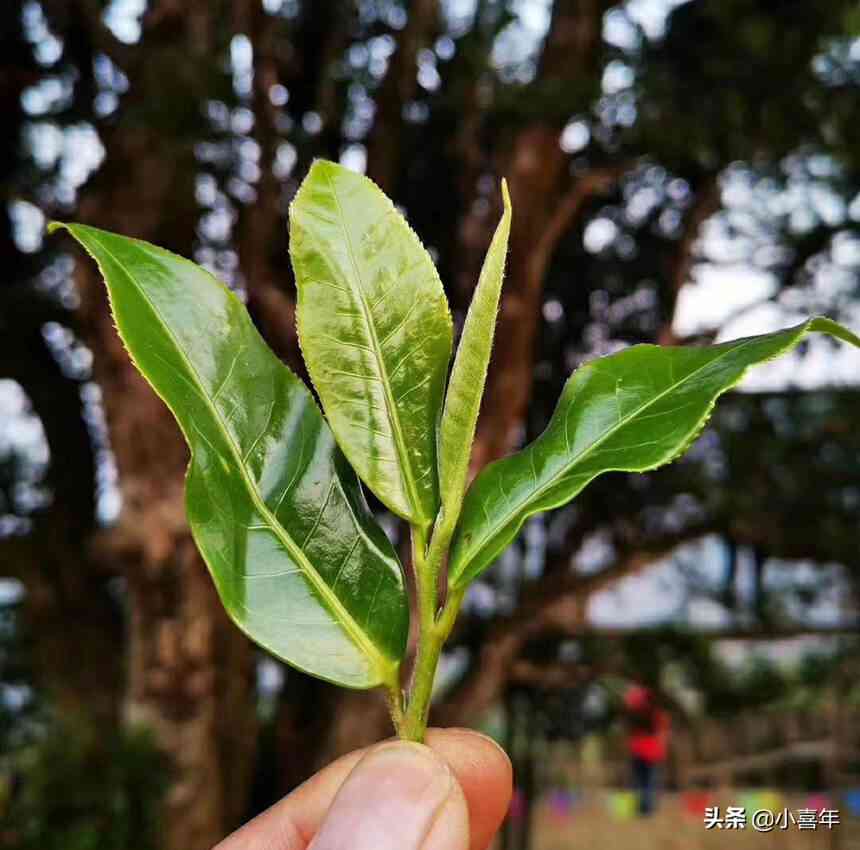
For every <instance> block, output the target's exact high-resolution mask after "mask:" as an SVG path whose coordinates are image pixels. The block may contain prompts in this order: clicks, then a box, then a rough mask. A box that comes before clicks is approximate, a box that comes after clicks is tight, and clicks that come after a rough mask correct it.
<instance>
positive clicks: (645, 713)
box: [624, 685, 669, 816]
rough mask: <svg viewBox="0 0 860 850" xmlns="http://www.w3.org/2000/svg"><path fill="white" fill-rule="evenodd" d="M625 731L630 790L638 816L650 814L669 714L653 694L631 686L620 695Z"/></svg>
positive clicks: (666, 734) (665, 741)
mask: <svg viewBox="0 0 860 850" xmlns="http://www.w3.org/2000/svg"><path fill="white" fill-rule="evenodd" d="M624 708H625V709H626V712H627V722H628V726H629V732H628V737H627V747H628V749H629V751H630V759H631V772H632V779H633V788H634V790H635V791H636V792H637V793H638V795H639V814H640V815H643V816H645V815H650V814H652V813H653V812H654V810H655V809H656V808H657V789H658V786H659V778H660V765H661V764H663V762H665V761H666V751H667V748H668V743H669V715H668V713H667V712H666V711H664V710H663V709H662V708H660V706H659V705H658V704H657V701H656V698H655V696H654V692H653V691H651V690H650V689H649V688H645V687H642V686H641V685H634V686H632V687H631V688H629V689H628V691H627V693H626V694H625V695H624Z"/></svg>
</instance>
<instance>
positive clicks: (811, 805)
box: [804, 793, 833, 812]
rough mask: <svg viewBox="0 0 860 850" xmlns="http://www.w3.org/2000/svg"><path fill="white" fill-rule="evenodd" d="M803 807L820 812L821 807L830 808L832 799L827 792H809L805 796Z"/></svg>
mask: <svg viewBox="0 0 860 850" xmlns="http://www.w3.org/2000/svg"><path fill="white" fill-rule="evenodd" d="M804 807H805V808H807V809H814V810H815V811H816V812H820V811H821V810H822V809H830V808H832V807H833V801H832V800H831V799H830V797H829V796H828V795H827V794H822V793H817V794H810V795H809V796H808V797H807V798H806V803H805V806H804Z"/></svg>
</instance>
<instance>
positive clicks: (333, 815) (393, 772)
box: [309, 742, 453, 850]
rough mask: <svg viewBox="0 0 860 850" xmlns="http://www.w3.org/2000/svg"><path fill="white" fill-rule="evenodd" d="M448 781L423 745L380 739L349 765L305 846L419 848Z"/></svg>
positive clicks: (318, 849)
mask: <svg viewBox="0 0 860 850" xmlns="http://www.w3.org/2000/svg"><path fill="white" fill-rule="evenodd" d="M452 787H453V778H452V776H451V773H450V771H449V770H448V768H447V766H446V765H445V764H444V763H443V762H442V761H441V759H439V758H438V757H437V756H435V755H434V754H433V753H432V752H431V751H430V750H429V749H427V748H426V747H423V746H421V745H420V744H409V743H405V742H396V743H391V744H383V745H382V746H380V747H377V748H376V749H374V750H371V751H370V752H369V753H368V754H367V755H366V756H364V758H362V760H361V761H360V762H359V763H358V764H357V765H356V766H355V767H354V768H353V770H352V772H351V773H350V774H349V776H348V777H347V779H346V781H345V782H344V783H343V785H342V786H341V788H340V791H338V793H337V796H336V797H335V798H334V802H333V803H332V805H331V808H330V809H329V812H328V814H327V815H326V818H325V820H324V821H323V824H322V826H321V827H320V830H319V832H318V833H317V835H316V838H315V839H314V840H313V841H312V842H311V845H310V848H309V850H420V848H421V847H422V845H423V844H424V840H425V839H426V838H427V835H428V834H429V832H430V829H431V827H432V826H433V821H434V818H435V817H436V815H437V814H438V813H439V811H440V809H441V808H442V806H443V805H444V804H445V801H446V800H447V799H448V795H449V794H450V792H451V790H452Z"/></svg>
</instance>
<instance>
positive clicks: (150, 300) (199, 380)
mask: <svg viewBox="0 0 860 850" xmlns="http://www.w3.org/2000/svg"><path fill="white" fill-rule="evenodd" d="M63 226H65V227H67V228H68V230H69V231H70V232H71V234H72V235H73V236H74V237H75V238H76V239H77V240H78V241H79V242H80V243H81V244H82V245H83V246H84V248H86V250H87V251H88V252H89V253H90V254H91V255H92V256H93V258H94V259H95V260H96V262H97V263H98V265H99V267H100V269H101V272H102V274H103V276H104V278H105V281H106V283H107V287H108V292H109V295H110V301H111V309H112V311H113V316H114V319H115V321H116V325H117V329H118V330H119V333H120V336H121V337H122V340H123V342H124V343H125V346H126V348H127V349H128V351H129V353H130V354H131V356H132V358H133V360H134V362H135V364H136V365H137V368H138V369H139V370H140V371H141V373H142V374H143V375H144V377H145V378H146V379H147V380H148V381H149V382H150V384H151V385H152V387H153V388H154V389H155V391H156V392H157V393H158V394H159V395H160V396H161V398H162V399H163V400H164V401H165V402H166V403H167V405H168V407H169V408H170V409H171V411H173V414H174V415H175V417H176V419H177V421H178V423H179V425H180V427H181V428H182V431H183V433H184V434H185V438H186V440H187V441H188V444H189V446H190V448H191V462H190V464H189V468H188V476H187V481H186V506H187V511H188V518H189V522H190V525H191V530H192V533H193V535H194V539H195V541H196V542H197V545H198V547H199V548H200V551H201V553H202V554H203V557H204V559H205V560H206V563H207V565H208V566H209V569H210V571H211V573H212V577H213V578H214V580H215V584H216V585H217V588H218V592H219V593H220V596H221V600H222V602H223V603H224V607H225V608H226V609H227V611H228V612H229V614H230V615H231V617H232V618H233V619H234V620H235V622H236V624H237V625H238V626H239V627H240V628H241V629H242V630H243V631H244V632H246V633H247V634H248V635H249V637H251V638H253V639H254V640H255V641H257V643H259V644H260V645H262V646H264V647H265V648H266V649H268V650H270V651H271V652H273V653H274V654H275V655H277V656H279V657H280V658H282V659H283V660H285V661H287V662H289V663H290V664H292V665H294V666H296V667H298V668H300V669H302V670H305V671H307V672H308V673H312V674H314V675H316V676H319V677H321V678H324V679H328V680H330V681H332V682H336V683H338V684H342V685H346V686H348V687H356V688H366V687H371V686H374V685H377V684H380V683H381V682H383V681H388V682H390V681H391V680H392V679H393V677H394V675H395V673H396V669H397V665H398V662H399V659H400V658H401V656H402V655H403V652H404V650H405V643H406V633H407V628H408V606H407V599H406V594H405V591H404V586H403V579H402V575H401V570H400V567H399V564H398V561H397V558H396V556H395V554H394V550H393V549H392V547H391V545H390V543H389V542H388V540H387V539H386V537H385V535H384V534H383V533H382V531H381V529H380V528H379V527H378V526H377V525H376V523H375V522H374V520H373V518H372V516H371V515H370V513H369V511H368V510H367V507H366V504H365V503H364V500H363V497H362V494H361V488H360V485H359V483H358V480H357V478H356V477H355V475H354V473H353V472H352V471H351V470H350V469H349V467H348V465H347V463H346V461H345V459H344V458H343V456H342V454H341V453H340V452H339V451H338V449H337V447H336V445H335V443H334V439H333V437H332V435H331V432H330V431H329V429H328V427H327V426H326V424H325V421H324V420H323V417H322V414H321V413H320V411H319V409H318V408H317V406H316V404H315V402H314V400H313V398H312V396H311V394H310V392H309V391H308V389H307V388H306V387H305V386H304V384H303V383H302V382H301V381H300V380H299V379H298V378H297V377H296V376H295V375H293V374H292V372H290V370H289V369H287V367H286V366H284V365H283V364H282V363H281V362H280V361H279V360H278V359H277V358H276V357H275V355H274V354H273V353H272V352H271V351H270V350H269V348H268V347H267V346H266V344H265V342H263V340H262V338H261V337H260V335H259V334H258V333H257V330H256V329H255V327H254V325H253V324H252V322H251V320H250V317H249V316H248V314H247V312H246V311H245V308H244V307H243V306H242V304H241V303H240V302H239V300H238V299H237V298H236V297H235V296H234V295H233V294H232V293H231V292H230V291H229V290H228V289H227V288H226V287H225V286H224V285H223V284H221V283H219V282H218V281H217V280H216V279H215V278H214V277H212V276H211V275H210V274H209V273H208V272H206V271H205V270H203V269H201V268H200V267H198V266H196V265H194V264H193V263H191V262H189V261H187V260H184V259H182V258H181V257H177V256H175V255H173V254H170V253H169V252H167V251H164V250H162V249H160V248H156V247H155V246H153V245H149V244H147V243H145V242H140V241H138V240H134V239H127V238H125V237H121V236H116V235H114V234H110V233H106V232H104V231H101V230H96V229H94V228H91V227H84V226H81V225H74V224H72V225H63Z"/></svg>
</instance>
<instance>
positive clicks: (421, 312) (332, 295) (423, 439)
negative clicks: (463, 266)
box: [290, 160, 451, 527]
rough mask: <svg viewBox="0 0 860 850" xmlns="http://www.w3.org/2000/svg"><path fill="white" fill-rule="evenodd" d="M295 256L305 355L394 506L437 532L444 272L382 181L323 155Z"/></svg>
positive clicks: (293, 238) (305, 202)
mask: <svg viewBox="0 0 860 850" xmlns="http://www.w3.org/2000/svg"><path fill="white" fill-rule="evenodd" d="M290 253H291V256H292V261H293V269H294V271H295V275H296V281H297V284H298V291H299V302H298V311H297V315H298V329H299V340H300V342H301V346H302V353H303V354H304V357H305V362H306V363H307V367H308V372H309V373H310V376H311V379H312V380H313V382H314V386H315V387H316V389H317V392H318V393H319V396H320V400H321V401H322V405H323V408H324V410H325V413H326V416H327V418H328V421H329V423H330V425H331V428H332V430H333V431H334V434H335V437H336V438H337V441H338V443H339V445H340V447H341V448H342V449H343V452H344V454H345V455H346V456H347V458H349V461H350V463H351V464H352V465H353V467H355V469H356V471H357V472H358V474H359V475H360V476H361V478H362V479H363V480H364V481H365V483H366V484H367V486H368V487H370V489H371V490H372V491H373V492H374V493H375V494H376V495H377V496H378V497H379V499H380V500H381V501H382V502H384V503H385V504H386V505H387V506H388V507H389V508H390V509H391V510H392V511H394V513H396V514H398V515H399V516H401V517H403V518H405V519H407V520H409V521H410V522H412V523H414V524H415V525H418V526H422V527H427V526H428V525H429V524H430V523H431V522H432V521H433V519H434V518H435V516H436V513H437V511H438V507H439V488H438V479H437V470H436V427H437V420H438V418H439V414H440V411H441V408H442V394H443V392H444V387H445V377H446V374H447V370H448V363H449V360H450V359H451V316H450V314H449V312H448V305H447V302H446V300H445V294H444V292H443V291H442V284H441V282H440V280H439V275H438V274H437V272H436V268H435V267H434V265H433V262H432V260H431V259H430V256H429V255H428V254H427V252H426V251H425V250H424V248H423V247H422V246H421V243H420V241H419V240H418V237H417V236H416V235H415V234H414V233H413V232H412V230H411V229H410V228H409V226H408V225H407V223H406V221H405V220H404V218H403V216H401V215H400V213H399V212H398V211H397V210H396V209H395V208H394V205H393V204H392V203H391V201H389V200H388V198H387V197H386V196H385V195H384V194H383V193H382V192H381V191H380V190H379V189H378V188H377V187H376V186H375V185H374V184H373V183H372V182H371V181H370V180H368V179H367V178H366V177H363V176H361V175H359V174H356V173H354V172H352V171H349V170H348V169H346V168H343V167H342V166H339V165H336V164H335V163H332V162H326V161H323V160H318V161H317V162H315V163H314V165H313V166H312V168H311V170H310V172H309V174H308V176H307V178H306V179H305V181H304V182H303V183H302V186H301V188H300V190H299V192H298V194H297V195H296V198H295V200H294V201H293V204H292V207H291V209H290Z"/></svg>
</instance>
